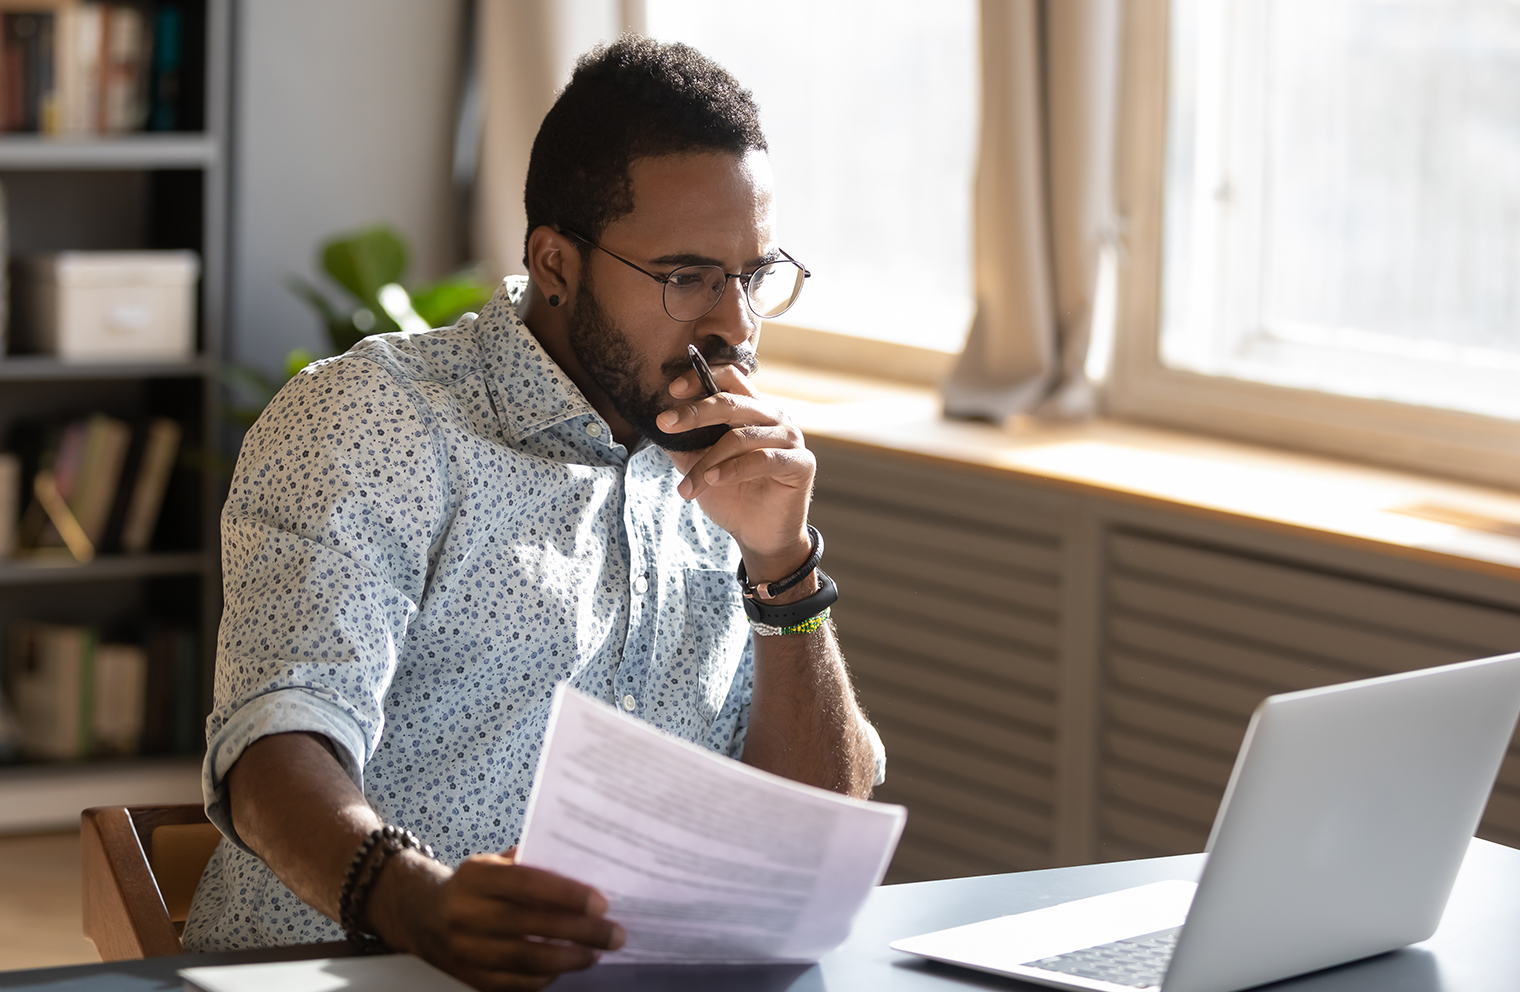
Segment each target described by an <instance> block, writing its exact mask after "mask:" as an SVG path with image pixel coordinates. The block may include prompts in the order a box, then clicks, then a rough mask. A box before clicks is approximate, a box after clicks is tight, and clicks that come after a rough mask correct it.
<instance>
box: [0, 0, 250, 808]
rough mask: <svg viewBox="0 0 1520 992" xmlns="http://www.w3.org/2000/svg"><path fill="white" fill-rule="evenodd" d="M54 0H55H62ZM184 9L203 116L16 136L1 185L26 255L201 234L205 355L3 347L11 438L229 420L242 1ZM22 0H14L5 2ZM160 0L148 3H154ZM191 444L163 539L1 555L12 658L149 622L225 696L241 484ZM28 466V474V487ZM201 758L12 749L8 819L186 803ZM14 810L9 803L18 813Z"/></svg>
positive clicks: (1, 168) (188, 55)
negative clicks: (184, 645)
mask: <svg viewBox="0 0 1520 992" xmlns="http://www.w3.org/2000/svg"><path fill="white" fill-rule="evenodd" d="M51 2H53V0H48V3H42V4H39V6H48V5H49V3H51ZM174 2H175V3H177V4H178V5H179V6H180V7H181V8H182V9H183V11H184V15H185V17H184V23H185V25H186V33H185V35H184V38H183V45H184V52H185V57H184V63H183V64H184V71H185V72H186V73H187V76H186V78H185V79H184V86H185V88H186V89H185V92H186V93H187V101H186V103H185V104H184V106H186V107H188V108H189V109H188V111H186V112H185V114H184V116H183V117H182V119H181V123H182V124H184V123H188V124H189V125H192V126H193V130H182V131H168V132H154V133H135V134H125V135H116V136H93V135H92V136H69V137H55V136H46V135H37V134H20V133H6V134H0V184H3V185H4V187H5V192H6V199H7V205H8V214H9V217H8V220H9V224H8V228H9V248H10V251H11V253H12V254H13V255H20V254H26V253H30V252H40V251H64V250H137V249H160V248H164V249H190V250H192V251H195V252H196V253H197V254H198V255H199V257H200V269H201V274H200V279H199V283H198V286H197V341H196V354H195V356H194V357H193V358H192V359H190V360H186V361H146V362H77V361H62V360H59V359H56V358H50V357H45V356H30V355H6V356H4V357H3V358H0V446H3V445H4V444H5V443H6V441H7V439H8V438H9V437H10V435H11V430H12V428H13V427H14V426H15V425H17V424H18V423H21V422H24V421H39V420H58V419H66V418H71V417H78V416H83V415H87V414H91V413H95V412H102V413H105V414H108V415H110V416H112V417H116V418H120V419H123V420H126V421H129V422H130V421H134V420H138V419H141V418H144V417H149V416H159V417H169V418H172V419H173V420H175V421H176V422H178V423H179V424H180V425H181V427H182V428H183V432H184V433H183V440H182V446H181V450H182V451H193V452H196V453H198V454H199V455H200V456H201V457H200V458H199V459H198V461H199V463H200V464H205V462H206V457H207V456H208V455H210V454H211V453H213V452H215V451H216V450H217V449H218V447H219V440H220V437H221V434H222V427H221V424H222V411H221V397H220V393H221V387H220V374H219V370H220V367H221V361H222V341H223V333H224V320H225V312H226V295H225V294H226V272H227V243H228V236H227V204H228V199H229V198H228V161H229V155H228V140H229V130H228V125H229V121H228V114H229V103H230V101H229V85H230V63H231V52H230V40H231V30H232V10H231V6H232V3H231V0H174ZM0 6H5V7H7V8H10V9H14V8H15V7H16V2H15V0H8V2H7V3H5V4H3V5H0ZM154 6H155V5H154V4H153V3H152V2H151V0H150V2H148V3H146V4H144V5H143V9H146V10H149V11H151V10H153V9H154ZM192 465H193V462H191V461H190V460H187V459H185V458H181V460H180V462H179V463H178V464H177V465H176V467H175V469H174V471H173V474H172V476H171V479H170V483H169V488H168V492H167V494H166V497H165V502H164V508H163V512H162V514H161V516H160V518H159V523H158V527H157V530H156V532H155V537H154V540H153V542H152V545H151V547H150V549H149V550H148V551H147V552H146V553H142V554H105V555H101V556H99V557H97V558H95V559H94V560H92V561H89V562H87V563H84V564H79V563H64V562H60V561H57V560H42V559H23V558H4V559H0V666H3V665H4V664H5V663H6V662H7V661H8V659H6V658H5V656H4V652H6V651H7V650H8V648H9V644H8V641H9V638H8V637H7V636H5V635H4V633H3V632H4V631H6V630H8V629H9V628H10V626H11V625H12V624H13V623H14V622H16V621H18V620H40V621H45V622H56V623H67V624H86V625H90V626H92V627H95V628H97V629H99V630H100V631H101V632H102V633H103V634H106V635H108V636H116V637H120V638H123V639H127V638H130V636H131V634H130V633H127V634H125V635H123V634H119V633H115V632H118V631H127V632H130V631H132V630H134V629H140V628H141V626H142V625H143V624H144V623H145V622H150V621H164V622H169V623H175V624H179V625H181V626H184V627H186V628H189V629H191V630H193V632H194V642H195V645H196V652H197V658H196V662H195V664H196V667H197V669H198V671H199V673H200V685H199V699H198V700H197V702H198V707H199V712H200V713H202V714H204V712H205V710H206V708H207V707H208V705H209V699H210V688H211V671H212V659H213V657H214V644H215V635H216V627H217V623H218V621H219V619H220V613H221V589H220V567H219V552H218V545H219V539H218V534H217V518H218V514H219V512H220V507H221V502H222V499H223V496H224V491H225V488H224V487H225V482H224V481H223V479H222V478H221V477H220V475H219V474H218V473H217V472H215V471H201V470H198V469H196V468H194V467H192ZM29 481H30V480H28V486H29ZM199 761H200V758H199V755H196V754H178V755H173V756H156V757H143V758H113V759H105V760H95V761H79V762H67V763H56V764H48V763H35V762H32V763H27V762H23V763H18V764H10V765H3V764H0V832H6V831H16V830H37V829H49V828H58V827H63V826H69V825H77V823H78V819H79V810H80V809H81V808H82V807H83V806H85V805H96V804H101V803H112V802H186V801H195V800H196V798H198V795H199V774H198V768H199ZM7 811H8V812H7Z"/></svg>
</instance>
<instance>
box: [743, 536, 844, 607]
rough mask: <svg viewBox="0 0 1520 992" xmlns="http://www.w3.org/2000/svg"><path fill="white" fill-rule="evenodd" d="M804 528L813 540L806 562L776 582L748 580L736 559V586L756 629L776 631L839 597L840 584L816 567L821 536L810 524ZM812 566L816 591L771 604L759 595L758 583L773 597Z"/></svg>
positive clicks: (802, 577) (804, 575) (821, 554)
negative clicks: (815, 573) (815, 579)
mask: <svg viewBox="0 0 1520 992" xmlns="http://www.w3.org/2000/svg"><path fill="white" fill-rule="evenodd" d="M807 530H808V540H809V541H811V542H812V548H811V549H809V551H808V556H807V561H805V562H803V563H802V565H801V566H800V567H799V568H798V569H797V571H795V572H793V573H792V574H791V575H788V576H787V577H786V578H784V579H781V580H780V581H778V582H758V583H757V582H751V581H750V580H749V575H748V574H747V573H746V572H745V570H744V562H742V561H741V562H739V571H738V579H739V585H740V586H741V587H743V589H744V615H745V616H747V617H749V620H750V623H752V624H754V625H755V627H756V628H757V629H758V628H767V629H765V630H761V631H760V633H766V634H779V633H781V629H782V628H784V627H795V626H797V625H798V624H799V623H802V622H803V621H805V620H811V619H813V618H814V617H816V616H817V615H818V614H820V613H822V612H823V611H824V610H826V609H828V608H829V607H831V606H833V605H834V603H835V602H837V601H838V599H839V587H838V586H836V585H834V580H833V579H831V578H829V577H828V574H827V573H825V572H824V570H823V569H821V568H818V563H819V562H820V561H822V560H823V535H822V534H821V533H819V532H818V528H817V527H814V526H813V525H812V524H808V525H807ZM815 569H816V570H817V572H818V591H817V592H815V593H813V594H812V595H811V596H809V597H808V598H807V599H799V600H798V601H797V602H795V603H788V604H786V605H785V606H772V605H770V604H768V603H766V602H765V600H763V599H761V598H760V587H761V586H764V587H765V592H766V595H767V596H770V597H772V598H774V597H775V596H776V595H778V594H780V593H783V592H786V591H787V590H788V589H790V588H792V587H793V586H795V585H796V584H797V583H799V582H801V581H802V580H803V579H805V578H807V576H808V573H809V572H812V571H814V570H815Z"/></svg>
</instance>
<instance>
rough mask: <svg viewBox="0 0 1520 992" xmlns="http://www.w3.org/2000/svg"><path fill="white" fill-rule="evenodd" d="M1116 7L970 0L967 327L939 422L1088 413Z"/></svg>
mask: <svg viewBox="0 0 1520 992" xmlns="http://www.w3.org/2000/svg"><path fill="white" fill-rule="evenodd" d="M1121 16H1122V3H1121V0H982V5H981V23H982V32H981V44H982V116H981V129H982V130H981V144H980V152H979V156H978V160H977V174H976V191H975V211H976V216H975V255H976V263H975V264H976V271H975V280H976V317H975V319H974V321H973V323H972V326H971V333H970V336H969V338H968V339H967V341H966V350H965V351H964V352H963V353H962V355H961V357H960V360H959V361H958V362H957V364H956V367H955V370H954V372H953V373H952V374H951V376H950V379H949V381H948V382H947V383H946V384H945V388H944V400H945V413H946V414H947V415H948V416H952V417H967V418H978V419H987V420H992V421H996V422H1002V421H1005V420H1007V419H1008V418H1010V417H1013V416H1017V415H1019V414H1025V413H1032V414H1035V415H1036V416H1041V417H1050V418H1063V417H1080V416H1085V415H1088V414H1090V413H1091V412H1092V410H1093V391H1092V386H1091V384H1090V383H1089V382H1088V381H1087V377H1086V375H1085V373H1084V372H1083V366H1084V364H1085V362H1086V358H1087V344H1088V339H1089V336H1090V332H1091V324H1092V312H1093V296H1094V292H1095V289H1096V286H1097V277H1098V258H1099V253H1100V251H1101V249H1102V247H1103V243H1104V240H1105V238H1106V237H1108V236H1110V234H1111V232H1112V231H1113V230H1114V208H1113V202H1114V196H1113V189H1114V174H1113V159H1114V148H1115V123H1116V118H1117V114H1116V108H1117V103H1118V80H1119V54H1120V37H1119V35H1120V29H1121V23H1120V19H1121Z"/></svg>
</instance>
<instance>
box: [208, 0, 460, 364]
mask: <svg viewBox="0 0 1520 992" xmlns="http://www.w3.org/2000/svg"><path fill="white" fill-rule="evenodd" d="M464 11H465V4H464V3H463V2H462V0H256V2H251V3H247V2H245V3H241V4H239V5H238V7H237V14H236V23H235V26H234V47H235V52H236V56H235V60H236V61H235V70H234V71H235V74H236V75H235V80H234V89H233V94H234V95H233V99H234V111H233V121H234V133H233V152H232V155H233V170H232V177H233V178H232V182H233V192H232V232H233V233H232V245H231V249H232V273H231V287H230V289H231V300H230V307H229V310H230V313H229V317H230V321H229V323H230V328H229V330H230V334H229V340H228V359H229V360H230V361H236V362H244V363H248V364H252V365H255V366H258V367H261V368H264V369H268V370H275V369H278V368H279V367H280V366H281V365H282V363H283V356H284V355H285V354H286V353H287V352H288V351H289V350H290V349H292V348H297V347H308V348H317V347H323V346H325V337H324V335H323V334H322V332H321V329H320V325H319V324H318V322H317V319H316V318H315V317H314V316H313V314H312V313H311V311H310V309H309V308H308V307H307V306H306V305H305V304H304V303H302V302H301V301H299V300H297V299H296V298H295V297H294V296H292V295H291V294H290V293H289V292H288V291H287V290H286V289H285V287H284V282H285V280H286V279H287V278H288V277H289V276H290V275H291V274H300V275H303V276H305V277H307V278H310V279H315V276H316V272H317V269H316V265H315V262H314V254H315V248H316V245H317V243H318V242H319V241H321V240H322V239H323V238H325V237H326V236H328V235H330V234H333V233H335V232H339V231H343V230H348V229H353V228H356V227H361V226H365V225H368V224H371V223H374V222H377V221H385V222H387V223H390V224H392V225H394V226H395V227H396V228H397V229H399V230H400V231H402V232H403V233H404V234H405V235H406V236H407V238H408V239H409V240H410V242H411V246H412V266H411V269H410V272H409V279H411V280H417V279H423V278H428V277H431V276H435V275H440V274H442V273H444V272H447V271H449V270H451V269H452V268H454V267H455V266H456V265H458V264H459V263H460V261H461V259H460V258H458V257H457V253H456V247H455V245H456V238H455V222H454V218H453V216H452V213H453V210H454V207H453V199H452V194H451V190H450V174H451V168H452V161H451V156H452V154H453V134H454V120H455V113H456V106H455V105H456V95H457V92H458V88H459V84H460V71H461V66H460V63H459V52H460V48H461V41H462V38H463V18H464Z"/></svg>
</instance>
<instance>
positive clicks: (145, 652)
mask: <svg viewBox="0 0 1520 992" xmlns="http://www.w3.org/2000/svg"><path fill="white" fill-rule="evenodd" d="M5 688H6V695H7V696H8V698H9V701H10V704H11V706H10V709H11V710H12V711H13V713H14V721H13V722H14V725H15V738H16V743H17V744H18V745H19V752H20V756H22V757H26V758H32V759H36V760H43V761H66V760H80V759H89V758H107V757H118V756H125V755H134V754H186V753H193V752H195V751H196V750H198V749H199V746H200V739H199V735H198V734H197V731H198V730H199V718H200V695H199V694H200V681H199V678H198V676H197V668H196V657H195V641H194V637H193V635H192V634H191V632H190V631H189V630H188V629H186V628H182V627H176V626H172V625H162V626H159V627H156V628H154V630H152V631H151V632H150V633H149V636H148V638H147V645H146V646H142V645H137V644H115V643H102V642H101V641H100V639H99V637H98V636H97V634H96V631H95V630H94V629H93V628H91V627H86V626H73V625H68V624H51V623H34V622H29V621H22V622H18V623H15V624H13V625H12V627H11V631H10V639H9V651H8V653H7V659H6V679H5Z"/></svg>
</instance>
